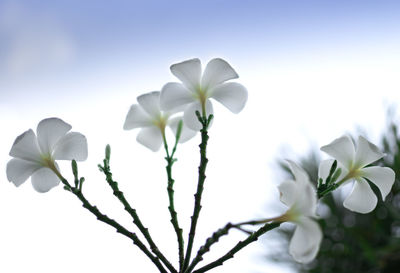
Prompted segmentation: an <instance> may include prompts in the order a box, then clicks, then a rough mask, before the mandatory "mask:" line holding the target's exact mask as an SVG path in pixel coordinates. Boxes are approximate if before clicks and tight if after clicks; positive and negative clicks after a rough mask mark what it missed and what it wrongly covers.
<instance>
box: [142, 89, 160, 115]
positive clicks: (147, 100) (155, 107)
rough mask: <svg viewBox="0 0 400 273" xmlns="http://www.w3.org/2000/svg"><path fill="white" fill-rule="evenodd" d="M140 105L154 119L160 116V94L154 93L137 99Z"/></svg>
mask: <svg viewBox="0 0 400 273" xmlns="http://www.w3.org/2000/svg"><path fill="white" fill-rule="evenodd" d="M137 101H138V103H139V105H140V106H141V107H142V109H143V110H145V111H146V112H147V113H148V114H149V115H150V116H152V117H159V115H160V92H158V91H154V92H150V93H146V94H143V95H140V96H139V97H137Z"/></svg>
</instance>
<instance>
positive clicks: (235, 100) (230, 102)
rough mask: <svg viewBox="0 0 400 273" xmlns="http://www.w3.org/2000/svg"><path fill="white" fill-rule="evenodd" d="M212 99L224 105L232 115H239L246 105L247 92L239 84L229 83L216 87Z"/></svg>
mask: <svg viewBox="0 0 400 273" xmlns="http://www.w3.org/2000/svg"><path fill="white" fill-rule="evenodd" d="M210 97H211V98H214V99H216V100H217V101H219V102H220V103H222V104H223V105H224V106H225V107H226V108H228V109H229V110H230V111H231V112H232V113H235V114H237V113H239V112H240V111H242V109H243V108H244V106H245V105H246V102H247V90H246V88H245V87H244V86H243V85H241V84H239V83H236V82H228V83H224V84H221V85H218V86H217V87H215V88H214V89H213V90H212V94H211V96H210Z"/></svg>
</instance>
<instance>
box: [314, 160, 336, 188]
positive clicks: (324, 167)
mask: <svg viewBox="0 0 400 273" xmlns="http://www.w3.org/2000/svg"><path fill="white" fill-rule="evenodd" d="M333 162H335V160H334V159H326V160H322V161H321V163H320V164H319V168H318V178H322V180H323V181H324V182H325V180H326V179H327V178H328V176H329V172H330V170H331V168H332V165H333Z"/></svg>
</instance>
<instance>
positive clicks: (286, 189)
mask: <svg viewBox="0 0 400 273" xmlns="http://www.w3.org/2000/svg"><path fill="white" fill-rule="evenodd" d="M278 190H279V199H280V200H281V202H282V203H283V204H285V205H287V206H288V207H291V206H292V205H293V204H294V202H295V201H296V195H297V194H298V192H297V185H296V182H295V181H293V180H286V181H284V182H282V183H281V184H279V186H278Z"/></svg>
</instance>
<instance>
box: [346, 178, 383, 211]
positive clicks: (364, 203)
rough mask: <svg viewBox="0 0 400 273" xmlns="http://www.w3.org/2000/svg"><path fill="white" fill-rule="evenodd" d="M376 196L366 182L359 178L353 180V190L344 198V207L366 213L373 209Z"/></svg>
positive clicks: (376, 200)
mask: <svg viewBox="0 0 400 273" xmlns="http://www.w3.org/2000/svg"><path fill="white" fill-rule="evenodd" d="M377 202H378V198H377V197H376V195H375V193H374V192H373V191H372V189H371V187H370V186H369V184H368V182H367V181H365V179H363V178H360V179H358V180H356V181H355V182H354V185H353V190H352V191H351V193H350V194H349V196H347V198H346V199H345V200H344V203H343V205H344V207H345V208H347V209H349V210H351V211H355V212H359V213H368V212H371V211H373V210H374V208H375V207H376V204H377Z"/></svg>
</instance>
